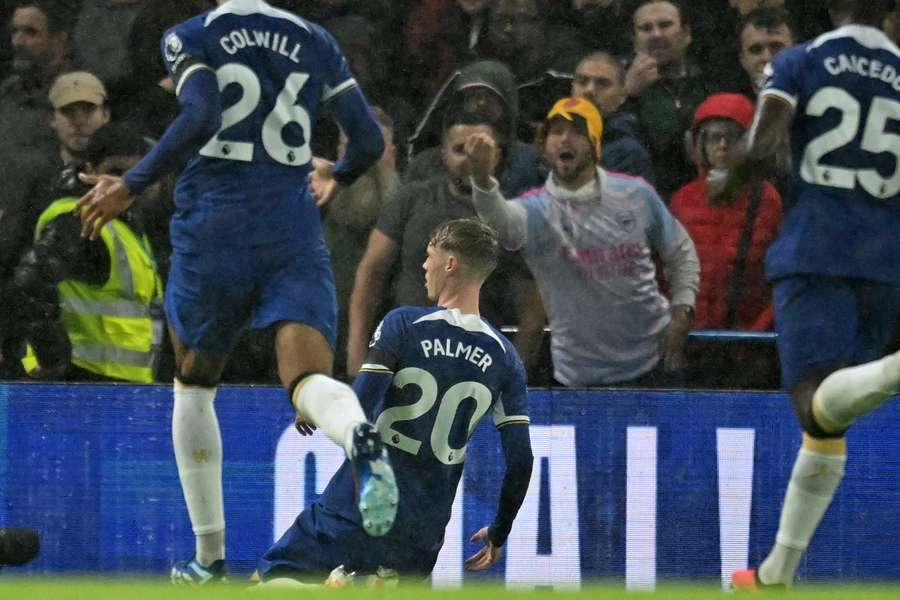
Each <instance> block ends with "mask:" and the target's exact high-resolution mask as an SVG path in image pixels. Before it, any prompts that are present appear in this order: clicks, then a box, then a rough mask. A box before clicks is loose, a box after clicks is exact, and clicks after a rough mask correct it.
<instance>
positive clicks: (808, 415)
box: [791, 391, 845, 440]
mask: <svg viewBox="0 0 900 600" xmlns="http://www.w3.org/2000/svg"><path fill="white" fill-rule="evenodd" d="M791 399H792V400H793V402H794V412H795V413H796V414H797V420H799V421H800V426H801V427H802V428H803V431H804V432H806V433H807V434H808V435H809V436H810V437H812V438H815V439H817V440H832V439H839V438H842V437H844V434H845V431H828V430H826V429H824V428H823V427H822V426H821V425H820V424H819V422H818V421H816V417H815V414H814V413H813V401H812V399H813V394H812V392H811V391H810V392H799V393H797V392H794V393H792V394H791Z"/></svg>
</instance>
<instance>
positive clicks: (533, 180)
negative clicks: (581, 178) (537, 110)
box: [404, 60, 541, 196]
mask: <svg viewBox="0 0 900 600" xmlns="http://www.w3.org/2000/svg"><path fill="white" fill-rule="evenodd" d="M460 109H461V110H463V111H465V112H469V113H472V114H477V115H481V116H482V118H483V119H485V120H487V121H491V122H493V123H495V125H496V126H495V134H496V135H497V136H498V138H499V140H500V144H501V146H502V150H503V160H502V161H501V164H500V166H499V171H498V172H499V175H498V176H497V178H498V179H499V181H500V188H501V190H502V191H503V193H504V194H508V195H510V196H513V195H518V194H521V193H522V192H524V191H525V190H527V189H530V188H532V187H535V186H537V185H540V182H541V178H540V176H539V175H538V169H537V167H538V164H539V162H540V157H539V156H538V153H537V150H535V148H534V147H533V146H532V145H530V144H526V143H524V142H521V141H519V140H517V139H516V137H515V132H516V130H517V128H518V126H519V93H518V90H517V88H516V80H515V77H514V76H513V74H512V72H511V71H510V70H509V69H508V68H507V67H506V66H505V65H503V64H502V63H499V62H496V61H493V60H482V61H477V62H474V63H472V64H470V65H467V66H465V67H463V68H462V69H461V70H459V71H457V72H456V73H454V74H453V75H452V77H451V79H450V80H449V81H448V82H447V84H445V86H444V91H443V93H441V94H439V95H438V96H436V97H435V98H434V99H433V100H432V102H431V105H430V106H429V108H428V110H427V111H426V113H425V115H424V117H423V118H422V120H421V121H420V123H419V125H418V126H417V127H416V132H415V134H413V137H412V138H410V140H409V146H408V150H409V153H410V154H409V155H410V157H411V161H410V164H409V167H408V168H407V170H406V173H405V177H404V180H405V181H408V182H413V181H425V180H427V179H431V178H434V177H440V176H441V175H443V174H444V173H445V169H446V166H445V161H444V160H443V157H442V154H441V149H440V145H441V139H442V137H441V131H442V125H443V124H442V123H441V122H440V119H441V118H442V116H443V115H445V114H447V112H448V111H451V112H452V111H457V110H460Z"/></svg>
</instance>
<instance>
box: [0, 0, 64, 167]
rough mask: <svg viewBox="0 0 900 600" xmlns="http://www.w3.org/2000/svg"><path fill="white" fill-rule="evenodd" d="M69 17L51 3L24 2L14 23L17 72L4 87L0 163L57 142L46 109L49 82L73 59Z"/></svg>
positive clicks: (0, 100)
mask: <svg viewBox="0 0 900 600" xmlns="http://www.w3.org/2000/svg"><path fill="white" fill-rule="evenodd" d="M70 28H71V14H70V12H69V11H67V10H66V9H65V7H64V6H63V5H61V4H57V3H56V2H54V1H53V0H33V1H29V0H20V1H19V2H18V3H17V4H16V9H15V11H14V12H13V16H12V20H11V21H10V32H11V36H12V37H11V41H12V51H13V61H12V69H13V73H12V75H10V76H9V77H7V78H6V79H5V80H4V81H3V82H2V83H0V161H2V160H5V159H6V155H7V154H8V153H17V152H19V151H21V150H22V148H23V147H24V148H34V147H39V148H42V149H46V148H51V147H53V146H54V144H55V140H54V139H53V133H52V132H51V131H50V128H49V127H48V125H47V117H46V112H45V107H46V106H47V90H48V89H49V88H50V84H51V83H52V82H53V80H54V79H56V77H57V76H58V75H59V74H60V73H63V72H65V70H66V69H67V68H68V66H69V63H70V59H71V48H70V44H69V31H70Z"/></svg>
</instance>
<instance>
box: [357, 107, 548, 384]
mask: <svg viewBox="0 0 900 600" xmlns="http://www.w3.org/2000/svg"><path fill="white" fill-rule="evenodd" d="M445 121H446V125H445V127H444V140H443V143H442V145H441V156H442V159H443V161H444V174H443V176H440V177H435V178H432V179H429V180H427V181H421V182H420V181H416V182H409V183H406V184H404V185H403V186H401V187H400V189H399V190H398V191H397V194H396V196H395V197H394V198H393V199H392V200H391V201H390V202H389V203H388V204H387V206H386V207H385V209H384V210H383V211H382V213H381V215H380V216H379V218H378V222H377V224H376V225H375V229H374V230H373V231H372V234H371V235H370V236H369V243H368V246H367V248H366V253H365V255H364V256H363V258H362V261H361V262H360V264H359V268H358V269H357V272H356V280H355V282H354V285H353V294H352V296H351V298H350V331H349V338H348V343H347V370H348V373H349V374H350V375H355V374H356V372H357V371H358V370H359V367H360V365H361V364H362V360H363V358H365V352H366V344H367V342H368V341H369V336H370V335H371V333H372V330H373V328H374V327H375V323H376V320H377V317H378V315H377V314H376V311H377V310H378V307H379V305H380V304H381V303H382V302H383V301H384V299H385V297H386V296H387V289H386V287H387V284H388V277H389V275H390V273H391V271H392V269H393V268H394V267H395V265H397V276H396V281H395V287H396V289H395V291H394V294H393V298H392V299H391V301H390V302H389V303H388V305H389V307H394V306H401V305H410V306H428V305H430V301H429V300H428V297H427V295H426V290H425V280H424V274H423V272H422V260H423V257H424V256H425V249H426V247H427V246H428V240H429V236H430V234H431V232H432V231H433V230H434V228H435V227H436V226H437V225H438V224H440V223H443V222H444V221H447V220H449V219H456V218H463V217H473V216H475V211H474V209H473V208H472V204H471V185H470V183H469V174H470V168H469V164H468V160H467V158H466V154H465V143H466V140H467V139H468V138H469V137H470V136H472V135H475V134H476V133H477V134H482V135H484V136H486V137H489V138H490V139H491V140H495V144H496V145H495V148H496V152H495V153H494V154H493V155H492V157H491V161H492V162H491V165H490V168H491V170H492V171H493V169H494V168H496V166H497V164H498V163H499V162H500V161H501V160H502V157H501V153H502V150H501V147H502V144H500V143H499V142H496V140H497V139H498V135H497V127H495V126H492V125H491V124H490V121H486V120H485V119H484V118H483V117H482V116H481V115H479V114H472V113H468V112H463V111H453V112H450V113H448V115H447V117H446V119H445ZM524 279H525V277H524V275H523V274H522V273H521V272H520V271H519V269H518V265H517V261H515V260H514V258H513V257H510V256H504V257H503V260H501V265H500V268H499V269H498V270H497V271H495V272H494V273H493V274H492V275H491V277H490V278H489V279H488V281H487V283H486V284H485V289H484V291H483V293H482V304H481V312H482V314H484V315H485V317H486V318H488V320H490V321H491V322H493V323H503V322H510V321H513V320H515V318H516V317H517V316H519V317H520V315H514V316H509V312H510V310H511V309H515V310H517V311H521V307H520V306H516V305H518V304H520V302H521V301H522V300H521V299H522V298H526V299H527V298H530V296H529V295H528V294H523V293H519V290H518V289H517V286H518V285H519V284H520V283H522V282H523V280H524ZM511 300H512V301H511ZM521 324H522V325H523V327H522V329H523V331H528V332H530V333H532V334H533V332H534V331H535V330H538V331H539V330H540V329H541V327H542V326H543V321H542V320H541V321H539V322H538V323H536V324H531V323H527V322H525V323H521Z"/></svg>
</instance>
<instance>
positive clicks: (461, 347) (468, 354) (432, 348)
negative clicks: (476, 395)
mask: <svg viewBox="0 0 900 600" xmlns="http://www.w3.org/2000/svg"><path fill="white" fill-rule="evenodd" d="M419 344H420V345H421V347H422V353H423V354H424V355H425V358H433V357H435V356H446V357H448V358H460V359H462V360H467V361H469V362H470V363H472V364H473V365H475V366H476V367H478V368H479V369H481V372H482V373H484V372H486V371H487V368H488V367H489V366H491V363H493V362H494V359H492V358H491V355H490V354H488V353H487V352H485V351H484V349H483V348H481V347H479V346H474V345H472V344H463V343H462V342H459V341H453V340H451V339H450V338H446V339H443V340H439V339H437V338H435V339H432V340H422V341H421V342H419Z"/></svg>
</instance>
